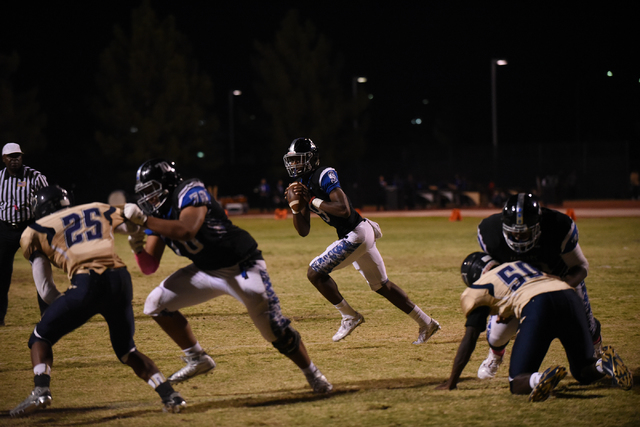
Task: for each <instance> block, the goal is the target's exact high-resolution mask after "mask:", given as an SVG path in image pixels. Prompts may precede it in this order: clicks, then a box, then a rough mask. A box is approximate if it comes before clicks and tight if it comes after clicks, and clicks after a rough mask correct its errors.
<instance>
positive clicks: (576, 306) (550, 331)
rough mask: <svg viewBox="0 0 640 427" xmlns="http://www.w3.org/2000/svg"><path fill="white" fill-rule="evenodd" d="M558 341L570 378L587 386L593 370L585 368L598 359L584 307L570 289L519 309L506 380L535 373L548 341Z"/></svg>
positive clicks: (539, 299) (534, 301)
mask: <svg viewBox="0 0 640 427" xmlns="http://www.w3.org/2000/svg"><path fill="white" fill-rule="evenodd" d="M556 338H558V339H559V340H560V342H561V343H562V346H563V347H564V350H565V353H566V354H567V359H568V360H569V368H570V371H571V375H572V376H573V377H574V378H575V379H576V380H577V381H578V382H580V383H581V384H589V383H591V382H593V381H595V380H596V379H597V378H591V376H592V374H590V373H591V372H593V370H589V369H585V368H588V367H589V366H591V365H592V364H593V363H594V362H595V361H596V360H597V359H595V358H594V357H593V342H592V339H591V333H590V332H589V326H588V325H587V318H586V317H585V315H584V305H583V303H582V301H581V300H580V297H579V296H578V294H576V292H575V291H573V290H564V291H556V292H548V293H544V294H540V295H536V296H535V297H533V298H532V299H531V301H529V303H528V304H527V305H526V306H525V307H524V309H523V310H522V317H521V321H520V329H519V330H518V334H517V335H516V339H515V341H514V343H513V349H512V352H511V363H510V365H509V380H512V379H513V378H515V377H516V376H517V375H519V374H525V373H526V374H528V373H534V372H538V370H539V368H540V365H541V364H542V361H543V360H544V357H545V356H546V354H547V351H548V350H549V346H550V345H551V342H552V341H553V340H554V339H556Z"/></svg>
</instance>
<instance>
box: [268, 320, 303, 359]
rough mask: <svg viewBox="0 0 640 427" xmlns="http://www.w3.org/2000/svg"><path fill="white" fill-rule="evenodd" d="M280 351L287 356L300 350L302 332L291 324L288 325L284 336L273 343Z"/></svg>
mask: <svg viewBox="0 0 640 427" xmlns="http://www.w3.org/2000/svg"><path fill="white" fill-rule="evenodd" d="M271 345H273V346H274V347H275V348H276V349H277V350H278V351H279V352H280V353H282V354H284V355H285V356H288V355H291V354H293V353H295V352H296V351H298V347H299V346H300V334H299V333H298V331H296V330H295V329H293V328H292V327H291V325H287V327H286V328H285V329H284V331H283V334H282V336H280V338H278V339H277V340H275V341H274V342H272V343H271Z"/></svg>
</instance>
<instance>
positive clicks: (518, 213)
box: [516, 193, 524, 225]
mask: <svg viewBox="0 0 640 427" xmlns="http://www.w3.org/2000/svg"><path fill="white" fill-rule="evenodd" d="M523 208H524V193H520V194H518V203H517V204H516V224H517V225H522V224H524V217H523V215H522V212H523V211H524V209H523Z"/></svg>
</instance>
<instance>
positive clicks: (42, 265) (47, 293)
mask: <svg viewBox="0 0 640 427" xmlns="http://www.w3.org/2000/svg"><path fill="white" fill-rule="evenodd" d="M31 272H32V274H33V281H34V282H35V284H36V289H37V290H38V294H39V295H40V298H42V299H43V300H44V302H46V303H47V304H51V303H52V302H53V301H55V299H56V298H58V297H59V296H60V295H61V293H60V292H59V291H58V289H57V288H56V284H55V283H54V282H53V272H52V270H51V262H49V259H48V258H47V257H46V256H44V255H43V254H42V253H40V252H34V253H33V256H32V257H31Z"/></svg>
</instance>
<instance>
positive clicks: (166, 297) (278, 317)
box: [124, 159, 333, 393]
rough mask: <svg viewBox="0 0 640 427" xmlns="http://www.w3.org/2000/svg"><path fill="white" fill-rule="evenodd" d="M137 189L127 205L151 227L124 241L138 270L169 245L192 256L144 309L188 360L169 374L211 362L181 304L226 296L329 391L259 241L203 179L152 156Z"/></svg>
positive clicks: (154, 264)
mask: <svg viewBox="0 0 640 427" xmlns="http://www.w3.org/2000/svg"><path fill="white" fill-rule="evenodd" d="M135 191H136V194H137V195H138V197H139V198H138V203H137V204H133V203H128V204H126V205H125V209H124V212H125V216H126V217H127V218H128V219H130V220H131V221H132V222H134V223H136V224H139V225H141V226H144V227H146V229H147V230H148V233H146V234H139V235H137V236H132V238H130V240H129V242H130V245H131V248H132V249H133V251H134V253H135V257H136V260H137V262H138V265H139V267H140V269H141V270H142V272H143V273H144V274H152V273H154V272H155V271H156V270H157V268H158V266H159V264H160V260H161V259H162V254H163V253H164V249H165V247H167V246H168V247H169V248H171V249H172V250H173V251H174V252H175V253H176V255H178V256H184V257H187V258H189V259H190V260H191V261H192V262H193V263H192V264H190V265H188V266H186V267H183V268H181V269H179V270H178V271H176V272H175V273H173V274H171V275H170V276H169V277H167V278H166V279H164V280H163V281H162V283H160V285H158V286H157V287H156V288H155V289H154V290H153V291H151V293H150V294H149V296H148V297H147V300H146V302H145V305H144V312H145V314H148V315H151V316H152V317H153V319H154V320H155V321H156V322H157V323H158V325H160V327H161V328H162V329H163V330H164V331H165V332H166V333H167V334H168V335H169V336H170V337H171V339H173V341H175V343H176V344H178V346H179V347H180V348H181V349H182V351H183V352H184V354H185V356H184V357H183V360H184V361H185V362H186V366H185V367H183V368H182V369H180V370H179V371H177V372H175V373H174V374H172V375H171V376H170V377H169V381H170V382H171V383H179V382H182V381H186V380H188V379H190V378H192V377H194V376H196V375H201V374H205V373H207V372H210V371H212V370H213V369H214V368H215V366H216V364H215V362H214V361H213V359H212V358H211V357H210V356H209V355H208V354H207V353H206V352H205V351H204V350H203V348H202V347H201V345H200V343H199V342H198V340H197V339H196V337H195V335H194V334H193V332H192V330H191V327H190V325H189V322H188V321H187V319H186V318H185V317H184V316H183V315H182V313H180V311H179V310H180V309H181V308H184V307H189V306H193V305H196V304H200V303H203V302H205V301H208V300H210V299H212V298H216V297H219V296H221V295H230V296H232V297H234V298H235V299H237V300H238V301H240V302H241V303H242V304H243V305H244V306H245V307H246V309H247V311H248V313H249V317H251V320H252V321H253V323H254V325H255V326H256V327H257V328H258V330H259V331H260V333H261V334H262V336H263V337H264V339H265V340H267V341H268V342H270V343H271V344H272V345H273V346H274V347H275V348H276V349H277V350H278V351H279V352H280V353H282V354H284V355H285V356H287V357H288V358H289V359H291V360H292V361H293V362H294V363H295V364H296V365H297V366H298V367H299V368H300V370H302V372H303V373H304V374H305V376H306V378H307V381H308V382H309V385H311V387H312V388H313V391H314V392H316V393H327V392H330V391H331V390H332V388H333V386H332V385H331V384H330V383H329V382H328V381H327V379H326V378H325V376H324V375H322V373H321V372H320V370H319V369H318V368H317V367H316V366H315V365H314V364H313V362H312V361H311V359H310V358H309V355H308V354H307V350H306V348H305V346H304V344H303V342H302V340H301V338H300V334H299V333H298V332H297V331H296V330H295V329H294V328H293V327H292V326H291V321H290V320H289V319H288V318H286V317H285V316H284V315H283V314H282V312H281V310H280V301H279V299H278V296H277V295H276V293H275V291H274V289H273V286H272V285H271V280H270V279H269V274H268V273H267V266H266V263H265V261H264V259H263V257H262V252H261V251H260V250H259V249H258V243H257V242H256V241H255V240H254V239H253V237H251V235H250V234H249V233H248V232H247V231H245V230H243V229H241V228H239V227H237V226H235V225H234V224H233V223H232V222H231V221H230V220H229V218H227V215H226V213H225V211H224V209H223V208H222V206H220V204H219V203H218V202H217V201H216V200H214V199H213V198H212V197H211V195H210V194H209V192H208V191H207V189H206V188H205V186H204V184H203V183H202V181H200V180H198V179H183V178H182V177H181V176H180V174H179V173H178V172H177V171H176V169H175V167H174V165H173V163H170V162H168V161H166V160H163V159H153V160H149V161H147V162H145V163H143V164H142V165H141V166H140V168H139V169H138V172H137V174H136V186H135ZM147 234H148V235H147ZM145 236H146V244H145Z"/></svg>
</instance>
